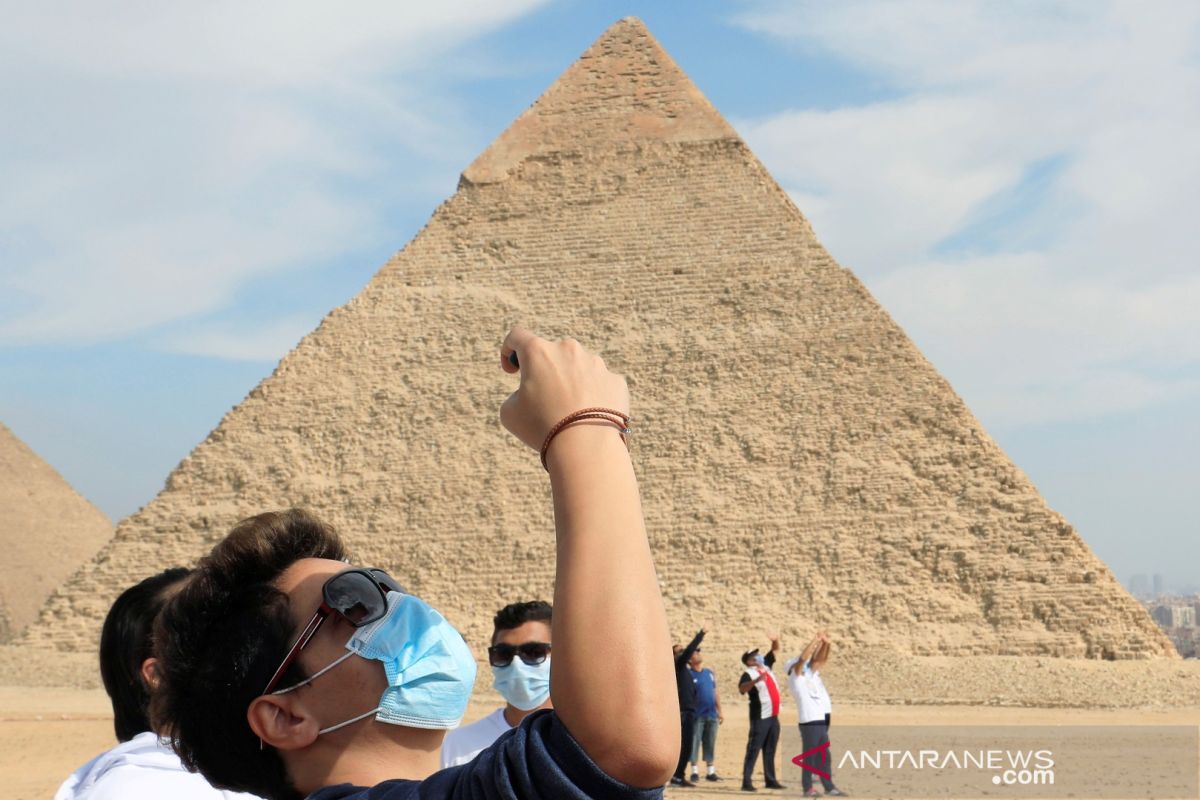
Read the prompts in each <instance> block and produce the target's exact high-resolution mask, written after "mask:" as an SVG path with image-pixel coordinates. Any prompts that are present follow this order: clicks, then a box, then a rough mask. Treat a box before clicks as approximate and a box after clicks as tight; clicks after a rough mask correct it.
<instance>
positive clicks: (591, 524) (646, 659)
mask: <svg viewBox="0 0 1200 800" xmlns="http://www.w3.org/2000/svg"><path fill="white" fill-rule="evenodd" d="M514 352H515V353H516V358H517V361H518V362H519V364H520V366H519V368H518V367H516V366H514V365H513V364H512V363H511V361H510V359H509V357H510V355H511V354H512V353H514ZM501 366H502V367H503V368H504V369H505V371H507V372H516V371H517V370H518V369H519V371H520V377H521V385H520V388H518V390H517V391H516V392H514V393H513V394H512V395H510V396H509V397H508V399H507V400H505V401H504V404H503V405H502V406H501V409H500V418H501V421H502V422H503V423H504V426H505V427H506V428H508V430H510V431H511V432H512V433H513V434H514V435H515V436H517V438H518V439H520V440H521V441H523V442H524V443H525V444H527V445H529V446H531V447H533V448H534V449H540V448H542V446H543V443H544V441H545V439H546V437H547V435H548V434H549V433H550V432H551V430H552V429H553V428H554V426H555V425H557V424H558V423H559V422H560V421H562V420H563V419H565V418H566V417H567V416H568V415H571V414H574V413H575V412H578V411H582V410H584V409H589V408H606V409H611V410H614V411H618V412H620V413H621V414H626V415H627V414H628V413H629V392H628V389H627V388H626V384H625V379H624V378H622V377H621V376H620V375H615V374H613V373H611V372H609V371H608V369H607V368H606V367H605V365H604V362H603V361H602V360H601V359H600V358H599V357H598V356H596V355H593V354H591V353H588V352H587V351H585V350H584V349H583V347H581V346H580V345H579V343H578V342H575V341H573V340H566V341H562V342H549V341H546V340H544V339H540V338H538V337H536V336H534V335H533V334H531V333H529V332H528V331H526V330H523V329H521V328H514V329H513V330H512V331H511V332H510V333H509V335H508V337H507V338H506V339H505V341H504V347H503V348H502V351H501ZM618 427H619V426H618V425H614V424H612V423H611V422H607V421H603V420H588V421H582V422H578V423H575V424H572V425H569V426H567V427H566V428H563V429H562V430H561V431H560V432H558V433H557V435H556V436H555V437H554V439H553V441H552V443H551V444H550V447H549V449H548V450H547V451H546V453H545V463H546V465H547V468H548V470H549V472H550V486H551V490H552V492H553V495H554V527H555V531H556V537H557V554H558V564H557V574H556V578H555V585H554V621H553V623H552V627H553V635H554V669H553V671H552V672H551V678H550V695H551V697H552V698H553V700H554V707H555V713H557V714H558V716H559V718H560V719H561V720H562V722H563V724H564V725H565V726H566V727H567V729H568V730H569V731H570V732H571V734H572V735H573V736H574V737H575V739H576V740H577V741H578V742H579V744H580V745H581V746H582V747H583V749H584V750H585V751H586V752H587V754H588V755H589V756H590V757H591V758H592V760H593V761H595V762H596V764H597V765H598V766H599V767H600V768H601V769H602V770H604V771H605V772H606V773H608V774H609V775H610V776H612V777H613V778H616V779H617V780H619V781H622V782H624V783H627V784H630V785H632V786H640V787H651V786H661V785H662V784H663V783H665V782H666V780H667V779H668V778H669V777H670V775H671V772H672V770H673V768H674V766H675V762H676V760H677V759H678V756H679V737H680V728H679V702H678V699H677V697H676V692H675V679H674V669H673V664H672V661H671V656H670V644H671V639H670V633H669V631H668V628H667V617H666V611H665V609H664V608H663V602H662V596H661V595H660V594H659V589H658V579H657V576H656V575H655V572H654V563H653V561H652V559H651V554H650V545H649V542H648V541H647V539H646V525H645V521H644V519H643V517H642V507H641V499H640V498H639V496H638V488H637V480H636V478H635V476H634V472H633V465H632V463H631V462H630V457H629V452H628V450H627V449H626V447H625V444H624V443H623V442H622V440H621V437H620V436H619V435H618V434H619V431H618ZM615 708H619V709H620V713H614V709H615Z"/></svg>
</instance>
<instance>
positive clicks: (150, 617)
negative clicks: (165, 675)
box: [100, 567, 191, 742]
mask: <svg viewBox="0 0 1200 800" xmlns="http://www.w3.org/2000/svg"><path fill="white" fill-rule="evenodd" d="M190 572H191V570H189V569H185V568H183V567H172V568H171V569H168V570H164V571H162V572H160V573H158V574H157V575H151V576H150V577H149V578H146V579H145V580H143V581H142V582H141V583H138V584H135V585H134V586H130V587H129V588H128V589H126V590H125V591H123V592H121V595H120V596H119V597H118V598H117V599H116V601H115V602H114V603H113V604H112V608H110V609H109V610H108V616H106V617H105V618H104V627H103V629H101V631H100V680H101V681H103V682H104V691H106V692H108V696H109V698H110V699H111V700H112V707H113V728H114V729H115V730H116V733H117V741H118V742H128V741H129V740H130V739H132V738H133V737H135V736H137V735H138V734H139V733H142V732H144V731H148V730H151V727H150V713H149V712H150V687H149V686H147V685H146V681H145V679H144V678H143V677H142V663H143V662H144V661H145V660H146V659H147V658H150V656H151V655H153V652H154V647H153V641H152V634H153V632H154V620H155V618H156V617H157V616H158V612H160V611H162V607H163V606H164V605H165V604H166V602H167V598H168V596H169V595H170V593H171V589H172V588H174V586H175V585H176V584H177V583H179V582H180V581H182V580H183V579H184V578H186V577H187V576H188V574H189V573H190Z"/></svg>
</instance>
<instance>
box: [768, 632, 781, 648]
mask: <svg viewBox="0 0 1200 800" xmlns="http://www.w3.org/2000/svg"><path fill="white" fill-rule="evenodd" d="M766 634H767V641H768V642H770V643H771V649H772V650H778V649H779V631H775V632H774V633H772V632H771V631H767V632H766Z"/></svg>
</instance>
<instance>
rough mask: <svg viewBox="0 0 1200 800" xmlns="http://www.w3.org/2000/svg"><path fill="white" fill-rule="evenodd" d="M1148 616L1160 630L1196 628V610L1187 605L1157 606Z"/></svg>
mask: <svg viewBox="0 0 1200 800" xmlns="http://www.w3.org/2000/svg"><path fill="white" fill-rule="evenodd" d="M1150 616H1151V617H1153V618H1154V621H1155V622H1157V623H1158V625H1159V627H1161V628H1194V627H1196V608H1195V606H1189V605H1172V606H1168V605H1158V606H1155V607H1154V608H1153V609H1152V610H1151V611H1150Z"/></svg>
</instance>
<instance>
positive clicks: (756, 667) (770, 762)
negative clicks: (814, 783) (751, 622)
mask: <svg viewBox="0 0 1200 800" xmlns="http://www.w3.org/2000/svg"><path fill="white" fill-rule="evenodd" d="M769 638H770V640H771V650H770V652H768V653H767V654H766V655H765V656H762V655H759V652H758V648H757V647H756V648H754V649H753V650H747V651H746V652H745V653H742V664H743V665H744V666H745V667H746V671H745V672H743V673H742V677H741V679H740V680H739V681H738V691H739V692H741V693H742V694H744V695H746V696H747V697H748V698H749V700H750V736H749V738H748V739H747V741H746V759H745V761H743V762H742V791H743V792H753V791H757V790H756V789H755V788H754V783H753V782H752V780H751V778H752V777H753V775H754V762H755V761H757V760H758V754H759V753H760V752H761V753H762V757H763V778H764V779H765V780H766V784H765V785H766V787H767V788H768V789H782V788H784V786H783V784H781V783H780V782H779V781H777V780H776V779H775V749H776V747H778V745H779V684H778V683H776V681H775V675H774V673H772V672H771V667H772V666H773V665H774V664H775V654H776V653H778V652H779V635H778V634H775V635H773V636H770V637H769Z"/></svg>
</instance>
